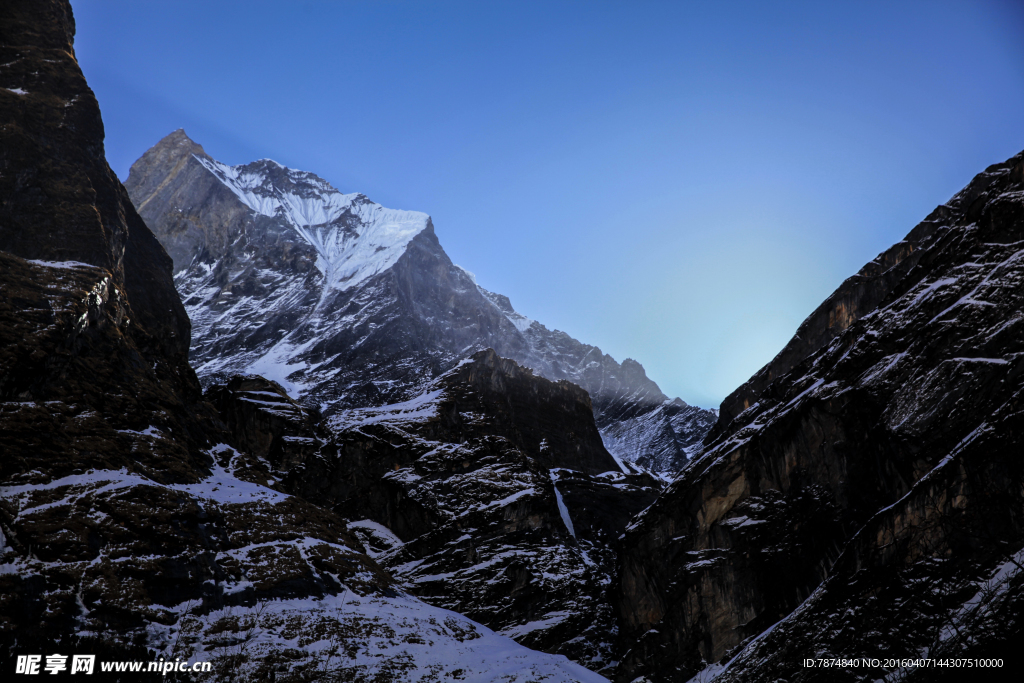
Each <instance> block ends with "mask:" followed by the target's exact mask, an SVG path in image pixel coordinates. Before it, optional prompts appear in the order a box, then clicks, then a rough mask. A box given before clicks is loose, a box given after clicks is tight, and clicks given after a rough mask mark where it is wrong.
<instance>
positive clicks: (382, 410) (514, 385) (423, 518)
mask: <svg viewBox="0 0 1024 683" xmlns="http://www.w3.org/2000/svg"><path fill="white" fill-rule="evenodd" d="M260 382H263V383H264V384H260ZM265 386H266V381H265V380H262V379H260V378H247V379H243V378H235V379H232V380H231V382H230V383H229V384H228V385H227V386H226V387H224V386H218V385H215V386H213V387H211V389H210V390H209V392H208V394H209V395H216V396H221V397H222V400H223V402H218V405H219V406H221V407H222V410H223V411H224V412H226V413H228V414H237V413H238V412H239V411H242V412H245V413H248V412H249V411H251V410H253V409H256V410H261V411H268V412H269V413H273V414H277V415H281V416H285V415H286V414H288V415H291V416H292V417H291V418H290V419H292V420H293V421H294V423H293V426H292V427H290V428H284V427H279V428H277V429H276V432H275V433H276V434H277V435H278V436H276V437H275V439H278V440H280V439H281V438H287V437H284V435H285V434H286V433H287V434H293V435H306V436H307V438H314V439H317V441H316V443H317V444H318V446H317V450H316V452H309V454H308V456H307V458H306V460H305V461H304V462H301V463H300V462H290V463H289V464H288V465H287V466H286V467H277V468H276V469H275V470H274V471H273V472H272V476H274V477H275V478H277V479H278V480H279V485H280V487H281V488H282V490H287V491H290V492H293V493H295V494H296V495H301V496H303V497H304V498H306V499H308V500H313V501H317V502H318V503H319V504H321V505H323V506H325V507H331V508H332V509H333V510H334V511H336V512H338V513H339V514H342V515H343V516H345V517H347V518H349V519H353V520H359V521H355V522H353V523H352V524H351V528H352V530H353V533H355V534H356V535H358V536H359V537H360V538H361V539H362V541H363V543H364V547H365V549H366V551H367V552H368V553H369V554H371V555H372V556H373V557H374V558H375V559H376V560H377V561H378V562H379V563H381V564H382V566H384V567H385V568H386V569H388V570H389V571H390V572H391V573H392V575H393V576H394V577H395V579H396V580H397V581H398V582H399V583H400V585H401V586H402V587H404V588H405V589H407V590H409V591H410V592H411V593H413V594H414V595H417V596H419V597H421V598H423V599H424V600H426V601H427V602H429V603H431V604H433V605H436V606H439V607H444V608H447V609H452V610H455V611H458V612H460V613H463V614H466V615H467V616H469V617H471V618H473V619H474V620H477V621H479V622H480V623H483V624H485V625H487V626H489V627H491V628H493V629H496V630H499V631H500V632H501V633H504V634H506V635H509V636H511V637H513V638H515V639H516V640H517V641H519V642H520V643H522V644H524V645H528V646H529V647H533V648H537V649H542V650H545V651H547V652H553V653H559V654H565V655H567V656H569V657H570V658H572V659H574V660H575V661H577V662H580V663H582V664H585V665H586V666H588V667H590V668H592V669H594V670H602V669H608V668H609V667H610V666H611V665H612V664H613V662H614V652H613V650H612V646H613V644H614V642H615V634H616V632H617V628H618V627H617V623H616V618H615V615H614V612H613V610H612V603H611V595H612V592H613V591H614V589H615V584H616V581H615V577H614V572H615V567H616V553H617V548H618V543H619V537H620V536H621V534H622V531H623V530H624V529H625V526H626V523H627V521H628V520H629V518H630V517H631V516H632V515H634V514H636V513H637V512H639V511H640V510H642V509H643V508H644V507H646V506H647V505H649V504H650V503H651V502H652V501H653V500H654V497H655V496H656V495H657V492H658V490H659V488H660V482H659V481H658V480H657V479H655V478H653V477H651V476H648V475H629V476H627V475H624V474H622V473H621V472H620V471H619V469H618V466H617V464H616V462H615V460H614V459H613V458H612V457H611V456H610V455H609V454H608V452H607V451H606V450H605V449H604V446H603V445H602V443H601V438H600V435H599V434H598V431H597V428H596V426H595V424H594V418H593V412H592V408H591V405H590V399H589V397H588V396H587V394H586V392H584V391H583V390H582V389H580V388H579V387H578V386H576V385H574V384H572V383H570V382H567V381H564V380H563V381H560V382H551V381H549V380H546V379H543V378H540V377H536V376H534V375H533V373H532V371H531V370H529V369H528V368H523V367H521V366H519V365H518V364H516V363H515V362H514V361H511V360H509V359H504V358H500V357H499V356H498V355H497V354H496V353H495V352H494V351H493V350H485V351H480V352H478V353H476V354H475V355H474V356H472V357H471V358H470V359H467V360H466V361H463V362H462V363H461V364H460V365H458V366H457V367H456V368H454V369H452V370H450V371H449V372H448V373H446V374H444V375H442V376H441V377H439V378H438V379H437V380H435V381H434V382H433V383H432V384H430V385H428V386H427V387H426V390H425V391H424V393H423V394H421V395H420V396H419V397H416V398H414V399H413V400H410V401H406V402H402V403H398V404H392V405H387V406H381V407H376V408H362V409H350V410H348V411H342V412H340V413H337V414H336V415H334V416H332V417H330V418H328V419H327V420H326V425H327V426H328V429H327V432H328V434H327V435H326V437H325V436H323V433H322V432H321V434H320V435H319V436H318V435H316V434H314V431H313V430H310V429H308V428H307V427H304V426H303V425H304V416H303V415H301V414H300V413H299V410H300V408H299V406H298V404H296V403H295V402H293V401H292V402H291V407H290V408H289V407H287V406H285V405H283V404H282V401H290V399H287V397H285V396H282V395H280V394H279V395H278V398H277V399H272V400H273V401H275V403H274V404H272V405H271V404H268V403H265V402H266V401H267V399H270V398H271V396H270V394H271V393H273V392H272V391H267V390H266V389H265V388H261V389H260V390H259V391H258V393H256V392H253V391H252V389H251V388H257V387H265ZM228 387H234V388H233V389H230V390H229V389H228ZM245 387H251V388H250V390H249V391H247V392H246V391H241V389H244V388H245ZM254 396H255V397H256V400H258V402H259V403H255V402H253V401H254V398H253V397H254ZM289 410H290V411H291V412H289ZM233 424H234V425H235V429H234V432H233V433H234V434H235V435H236V439H237V441H236V443H243V442H246V441H253V440H255V439H256V438H257V436H256V435H259V434H264V433H267V430H266V429H265V428H263V427H260V426H258V425H257V421H254V420H248V419H246V420H234V421H233ZM254 425H256V426H254ZM271 460H273V458H271Z"/></svg>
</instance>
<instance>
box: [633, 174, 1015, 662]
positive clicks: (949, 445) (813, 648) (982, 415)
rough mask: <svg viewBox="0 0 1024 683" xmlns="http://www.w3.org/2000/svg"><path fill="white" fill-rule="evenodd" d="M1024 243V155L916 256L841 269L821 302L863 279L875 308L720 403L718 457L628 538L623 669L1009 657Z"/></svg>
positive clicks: (943, 221) (685, 478)
mask: <svg viewBox="0 0 1024 683" xmlns="http://www.w3.org/2000/svg"><path fill="white" fill-rule="evenodd" d="M1022 245H1024V155H1018V156H1016V157H1014V158H1012V159H1010V160H1008V161H1007V162H1005V163H1002V164H996V165H994V166H992V167H990V168H988V169H986V170H985V172H983V173H981V174H979V175H978V176H977V177H975V178H974V180H972V181H971V183H970V184H969V185H968V186H967V187H966V188H965V189H964V190H963V191H961V192H960V193H958V194H957V195H956V196H955V197H953V198H952V199H951V200H950V201H949V202H948V203H946V204H944V205H942V206H940V207H938V208H937V209H936V210H935V211H934V212H932V214H931V215H929V216H928V218H926V219H925V221H924V222H923V223H922V224H921V225H919V226H918V227H917V228H915V229H914V230H913V231H912V232H911V233H910V236H908V238H907V240H906V242H905V243H901V245H897V247H896V248H895V251H896V252H899V253H901V254H902V255H903V257H902V258H901V259H898V258H896V257H894V256H893V255H892V254H893V250H890V251H889V252H886V254H883V255H882V256H881V257H879V259H876V261H875V262H873V263H872V264H869V266H867V267H866V268H865V270H863V271H862V272H861V275H859V276H858V278H861V280H854V281H847V283H844V285H843V286H842V287H841V288H840V290H839V291H838V292H837V293H836V294H835V295H833V297H831V298H830V299H829V301H828V302H826V308H829V307H832V306H833V305H834V304H835V303H836V301H839V300H841V299H843V298H844V297H847V296H848V295H849V296H854V295H852V294H851V292H853V291H855V290H857V291H860V292H861V294H858V295H856V296H855V297H854V298H857V297H860V298H859V301H860V302H861V303H860V304H858V306H863V307H864V308H862V309H861V308H857V310H856V311H855V313H853V312H851V313H850V315H849V316H848V318H847V320H846V321H845V322H843V324H842V325H840V326H839V328H835V329H833V331H832V332H830V333H828V334H825V333H822V334H825V338H823V340H822V342H821V345H820V348H818V349H817V350H812V351H811V352H810V355H808V356H807V357H806V358H803V359H801V360H798V361H797V362H796V363H795V364H794V365H793V366H792V367H791V368H790V369H789V370H788V371H785V370H778V371H779V372H780V373H782V374H781V375H780V376H777V377H775V378H774V379H773V380H772V381H770V382H769V383H767V384H766V385H764V387H763V389H761V391H760V393H758V394H757V395H756V396H755V397H753V399H744V401H745V403H744V405H746V404H747V403H749V405H747V406H746V407H745V408H744V409H743V410H742V412H739V413H738V414H736V415H734V416H732V417H731V418H730V417H728V413H729V409H728V407H727V406H724V407H723V411H722V418H723V421H722V422H721V423H720V424H719V428H718V429H717V430H716V432H715V433H714V434H713V436H712V437H711V438H709V442H708V443H707V446H706V449H705V450H704V452H703V454H702V455H700V456H699V457H697V458H696V459H694V460H693V461H692V462H691V463H690V464H689V465H688V466H687V468H686V469H685V470H684V471H683V472H682V473H681V474H680V476H679V477H678V478H677V479H676V480H675V481H673V483H672V484H671V485H670V486H669V487H668V488H667V489H666V491H665V492H664V493H663V494H662V496H661V497H660V498H659V499H658V501H657V502H656V503H655V504H654V505H653V506H652V507H651V508H650V509H648V510H647V511H645V512H644V513H643V514H642V515H640V516H639V518H638V519H636V520H635V521H634V522H633V524H632V526H631V528H630V531H629V532H628V533H627V536H626V540H625V544H626V550H625V552H624V560H623V564H622V577H621V580H622V587H623V588H622V596H621V600H622V602H621V604H620V609H621V614H622V616H623V619H624V624H625V625H626V634H627V640H626V646H627V647H628V648H630V651H629V652H628V653H627V654H626V655H625V657H624V660H623V664H622V666H621V668H620V671H619V673H618V678H619V679H620V680H623V681H632V680H634V679H636V678H638V677H646V678H645V679H644V680H650V681H670V680H686V679H688V678H690V677H692V676H695V675H697V674H698V673H700V672H702V671H704V673H703V674H702V676H703V678H704V679H708V680H710V679H712V678H715V677H716V676H717V679H716V680H722V681H726V680H729V681H774V680H780V679H785V680H788V681H811V680H821V681H825V680H828V681H839V680H850V681H861V680H877V679H884V680H934V679H935V678H936V677H938V676H939V673H943V672H935V671H927V670H924V669H921V670H914V667H907V668H905V669H902V670H898V669H900V667H888V669H884V667H883V668H879V667H871V666H867V667H864V666H861V667H838V668H830V669H816V668H805V667H803V666H802V665H801V661H802V658H805V657H825V658H829V657H839V658H849V659H855V658H857V659H859V658H861V657H871V658H879V659H882V660H884V659H885V658H899V659H904V658H906V659H914V658H918V657H933V658H941V657H987V656H993V654H992V653H995V652H999V651H1002V652H1003V653H1004V654H1006V655H1008V654H1009V650H1005V649H1003V648H1005V647H1006V644H1007V643H1008V642H1013V641H1015V642H1019V641H1020V638H1021V633H1022V623H1021V619H1020V613H1021V612H1020V611H1021V604H1022V603H1021V599H1020V586H1021V582H1022V574H1021V572H1020V569H1021V548H1022V546H1024V524H1022V517H1021V510H1022V509H1024V507H1022V503H1024V500H1022V490H1024V489H1022V483H1024V479H1022V470H1021V467H1022V461H1021V459H1020V453H1021V448H1022V443H1021V435H1022V434H1024V431H1022V429H1021V426H1022V422H1021V420H1022V413H1021V406H1022V404H1021V396H1022V391H1024V345H1022V341H1021V339H1022V337H1021V335H1020V334H1019V332H1020V329H1021V325H1022V324H1024V317H1022V313H1021V311H1022V304H1024V251H1022ZM886 266H888V267H889V269H888V270H884V269H885V267H886ZM882 271H884V272H882ZM865 273H868V275H865ZM871 273H874V274H875V275H877V276H878V278H881V279H874V280H872V279H871V278H872V277H873V276H871ZM865 277H867V278H868V279H867V280H864V279H863V278H865ZM883 281H884V282H883ZM851 282H852V283H853V284H854V285H856V287H853V285H852V284H851ZM857 282H860V284H857ZM871 282H873V283H874V284H870V283H871ZM861 285H863V286H864V287H867V288H868V289H871V288H875V289H874V290H873V292H874V293H866V292H867V290H864V289H859V290H858V288H861ZM851 287H853V289H851ZM819 310H823V309H819ZM848 310H849V311H852V310H853V308H852V307H851V308H849V309H848ZM815 315H817V314H815ZM813 318H814V317H813V316H812V319H809V320H812V322H813ZM840 328H842V329H840ZM830 335H831V338H827V337H829V336H830ZM804 341H806V340H803V341H800V342H799V343H797V344H796V345H797V346H798V345H799V344H802V343H803V342H804ZM787 348H789V347H787ZM779 367H781V366H779ZM762 379H764V377H761V379H757V382H761V381H762ZM757 382H755V384H756V383H757ZM752 386H753V385H752ZM732 400H733V399H732V398H730V399H727V403H729V402H730V401H732ZM737 410H738V409H737ZM1003 673H1006V670H1004V671H1003V672H998V671H997V672H992V675H993V676H999V675H1000V674H1003ZM950 675H951V676H952V674H950ZM993 680H994V679H993Z"/></svg>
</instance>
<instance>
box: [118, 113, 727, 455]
mask: <svg viewBox="0 0 1024 683" xmlns="http://www.w3.org/2000/svg"><path fill="white" fill-rule="evenodd" d="M126 186H127V187H128V190H129V193H130V194H131V197H132V199H133V201H134V202H135V204H136V206H137V207H138V210H139V212H140V213H141V214H142V216H143V217H144V218H145V219H146V222H147V223H148V224H149V225H150V226H151V227H152V228H153V229H154V231H155V232H156V234H157V236H158V237H159V238H160V240H161V242H162V243H163V244H164V246H165V247H166V248H167V250H168V252H169V253H170V254H171V256H172V257H173V258H174V263H175V283H176V285H177V288H178V291H179V292H180V293H181V297H182V299H183V301H184V302H185V307H186V309H187V310H188V312H189V315H190V316H191V319H192V323H193V325H194V334H193V347H192V360H193V363H195V365H196V367H197V371H198V373H199V376H200V378H202V379H203V381H204V383H205V384H210V383H213V382H223V381H225V380H226V379H227V378H228V377H230V376H232V375H234V374H258V375H261V376H264V377H266V378H268V379H271V380H273V381H276V382H278V383H279V384H281V386H283V387H284V388H285V389H286V390H287V391H288V392H289V393H290V394H291V395H292V396H293V397H296V398H301V400H302V402H303V403H305V404H307V405H309V406H312V407H316V408H317V409H319V410H321V411H323V412H324V413H325V414H327V415H330V414H332V413H334V412H336V411H339V410H344V409H347V408H353V407H366V406H372V405H380V404H382V403H389V402H399V401H404V400H408V399H409V398H411V397H413V396H416V395H418V394H420V393H422V389H423V387H424V386H425V385H426V384H427V383H429V382H430V381H431V380H433V379H434V378H435V377H437V376H439V375H440V374H442V373H443V372H446V371H447V370H449V369H451V368H452V367H454V366H455V365H456V364H457V363H458V362H459V361H460V360H462V359H464V358H466V357H467V356H468V355H469V354H471V353H472V352H474V351H477V350H479V349H483V348H493V349H494V350H495V351H497V352H498V353H499V354H500V355H501V356H503V357H507V358H512V359H515V360H516V361H518V362H520V363H522V364H523V365H526V366H528V367H531V368H533V369H534V370H535V371H536V372H537V373H538V374H540V375H542V376H544V377H547V378H549V379H554V380H559V379H568V380H570V381H572V382H575V383H576V384H579V385H580V386H581V387H583V388H584V389H586V390H587V392H588V393H589V394H590V396H591V398H592V399H593V409H594V415H595V417H596V419H597V424H598V427H599V429H600V430H601V432H602V434H603V435H604V439H605V444H606V446H607V447H608V448H609V449H610V450H611V451H612V453H613V454H615V455H616V456H617V457H618V458H619V459H620V460H621V461H624V462H625V461H629V462H637V463H639V464H640V465H641V466H644V467H647V468H650V469H654V470H656V471H676V470H678V469H679V468H680V467H681V466H682V464H683V463H685V461H686V458H687V457H688V456H687V454H688V453H690V452H692V451H693V450H694V449H696V448H697V447H699V444H700V442H701V441H702V440H703V438H704V435H705V434H706V433H707V430H708V429H709V428H710V427H711V425H712V424H713V422H714V420H715V415H714V413H713V412H712V411H708V410H703V409H701V408H697V407H694V406H688V405H686V404H685V403H683V402H682V401H681V400H679V399H675V400H674V401H670V400H669V399H668V397H667V396H665V395H664V394H663V393H662V392H661V390H660V389H659V388H658V386H657V384H655V383H654V382H653V381H652V380H651V379H649V378H648V377H647V375H646V373H645V372H644V370H643V368H642V367H641V366H640V364H639V363H637V362H635V361H632V360H629V359H627V360H626V361H624V362H623V363H622V364H621V365H620V364H619V363H617V362H616V361H615V360H614V359H612V358H611V357H610V356H608V355H606V354H604V353H602V352H601V350H600V349H598V348H596V347H594V346H590V345H587V344H582V343H580V342H578V341H576V340H575V339H573V338H572V337H570V336H569V335H567V334H565V333H564V332H559V331H557V330H554V331H552V330H549V329H547V328H546V327H544V326H543V325H541V324H540V323H538V322H537V321H534V320H530V319H529V318H526V317H525V316H522V315H520V314H519V313H517V312H516V311H515V310H514V309H513V308H512V305H511V303H510V302H509V300H508V298H507V297H504V296H501V295H499V294H494V293H492V292H488V291H486V290H484V289H482V288H480V287H478V286H477V284H476V282H475V279H474V278H473V276H472V275H471V274H469V273H468V272H466V271H465V270H463V269H462V268H459V267H458V266H456V265H454V264H453V263H452V262H451V260H450V259H449V258H448V256H447V254H445V252H444V250H443V249H442V247H441V245H440V243H439V242H438V239H437V236H436V235H435V233H434V227H433V224H432V222H431V220H430V218H429V217H428V216H427V215H426V214H423V213H419V212H415V211H396V210H392V209H386V208H384V207H382V206H380V205H378V204H376V203H374V202H372V201H370V200H369V199H367V198H366V197H365V196H363V195H361V194H358V193H353V194H343V193H341V192H339V191H337V190H336V189H334V188H333V187H331V186H330V185H329V184H328V183H327V182H326V181H324V180H323V179H322V178H319V177H317V176H316V175H314V174H312V173H307V172H304V171H297V170H293V169H288V168H285V167H283V166H280V165H279V164H277V163H276V162H273V161H270V160H269V159H263V160H260V161H256V162H253V163H250V164H245V165H242V166H227V165H225V164H222V163H220V162H218V161H216V160H215V159H213V158H211V157H210V156H209V155H208V154H206V153H205V152H204V151H203V149H202V147H200V146H199V145H198V144H196V143H195V142H193V141H192V140H190V139H189V138H188V137H187V136H186V135H185V133H184V131H181V130H179V131H175V132H174V133H171V134H170V135H168V136H167V137H165V138H164V139H163V140H161V141H160V142H159V143H158V144H156V145H155V146H154V147H153V148H151V149H150V150H149V151H147V152H146V153H145V154H144V155H143V156H142V157H141V158H140V159H139V160H138V161H137V162H136V163H135V164H134V165H133V166H132V170H131V173H130V174H129V176H128V180H127V182H126Z"/></svg>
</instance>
